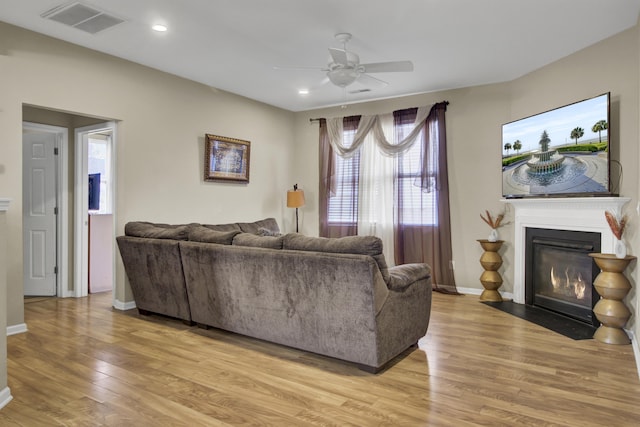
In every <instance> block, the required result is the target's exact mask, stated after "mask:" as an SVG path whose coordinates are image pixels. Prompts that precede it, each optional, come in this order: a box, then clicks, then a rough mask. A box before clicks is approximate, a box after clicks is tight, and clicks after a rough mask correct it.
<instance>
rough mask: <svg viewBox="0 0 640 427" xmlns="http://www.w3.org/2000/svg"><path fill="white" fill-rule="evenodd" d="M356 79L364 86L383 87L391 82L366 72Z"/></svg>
mask: <svg viewBox="0 0 640 427" xmlns="http://www.w3.org/2000/svg"><path fill="white" fill-rule="evenodd" d="M356 81H357V82H358V83H359V84H361V85H363V86H369V87H374V88H383V87H385V86H387V85H388V84H389V83H387V82H385V81H384V80H380V79H377V78H375V77H372V76H370V75H368V74H364V73H363V74H360V77H358V79H357V80H356Z"/></svg>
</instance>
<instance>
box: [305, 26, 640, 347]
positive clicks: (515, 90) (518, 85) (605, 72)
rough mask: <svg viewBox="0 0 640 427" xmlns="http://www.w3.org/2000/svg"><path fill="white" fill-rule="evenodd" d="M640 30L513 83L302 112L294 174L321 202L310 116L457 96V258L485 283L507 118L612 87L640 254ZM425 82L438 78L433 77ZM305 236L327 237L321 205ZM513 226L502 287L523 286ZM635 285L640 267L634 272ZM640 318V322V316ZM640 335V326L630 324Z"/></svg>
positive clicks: (460, 279)
mask: <svg viewBox="0 0 640 427" xmlns="http://www.w3.org/2000/svg"><path fill="white" fill-rule="evenodd" d="M638 44H639V43H638V27H635V28H633V29H631V30H628V31H625V32H623V33H621V34H619V35H616V36H614V37H611V38H609V39H607V40H605V41H603V42H601V43H598V44H596V45H594V46H591V47H589V48H587V49H585V50H583V51H580V52H578V53H576V54H574V55H571V56H569V57H566V58H564V59H562V60H560V61H557V62H555V63H553V64H549V65H547V66H545V67H543V68H541V69H539V70H537V71H535V72H533V73H530V74H528V75H526V76H523V77H521V78H518V79H516V80H514V81H511V82H507V83H500V84H494V85H486V86H478V87H471V88H464V89H458V90H451V91H446V92H438V93H430V94H423V95H416V96H410V97H404V98H396V99H390V100H384V101H377V102H369V103H365V104H357V105H350V106H348V107H347V108H346V109H342V108H340V107H336V108H327V109H321V110H314V111H307V112H301V113H297V114H296V128H295V130H296V141H297V143H298V145H297V146H296V153H295V157H296V159H298V163H297V165H296V167H295V169H294V175H295V177H296V180H298V181H299V182H300V184H301V186H302V187H303V188H304V189H305V191H306V192H307V194H309V195H313V196H312V197H309V199H311V200H315V199H317V193H318V154H317V152H318V124H317V122H313V123H310V122H309V118H318V117H336V116H346V115H356V114H377V113H384V112H390V111H393V110H397V109H401V108H408V107H417V106H420V105H428V104H431V103H434V102H438V101H444V100H447V101H449V102H450V104H449V106H448V108H447V116H446V120H447V141H448V159H449V181H450V187H451V194H450V203H451V221H452V240H453V242H452V243H453V259H454V261H455V265H456V270H455V276H456V281H457V285H458V286H459V287H462V288H477V289H482V285H481V284H480V282H479V277H480V274H481V273H482V268H481V266H480V263H479V261H478V260H479V258H480V255H481V254H482V250H481V248H480V246H479V245H478V244H477V242H476V239H479V238H486V237H487V235H488V233H489V229H488V227H487V226H486V224H484V222H482V220H481V219H480V217H479V215H480V213H481V212H484V210H485V209H489V210H491V211H492V212H496V213H497V212H499V211H500V210H502V209H503V208H504V204H503V203H501V202H500V201H499V200H500V199H501V194H502V189H501V185H502V184H501V173H500V166H501V164H500V155H501V152H502V151H501V145H502V141H501V125H502V124H503V123H506V122H509V121H512V120H515V119H518V118H522V117H525V116H529V115H532V114H536V113H539V112H542V111H546V110H549V109H552V108H556V107H559V106H562V105H565V104H568V103H572V102H575V101H579V100H582V99H586V98H589V97H592V96H595V95H599V94H601V93H604V92H608V91H610V92H611V99H612V123H611V133H612V140H613V141H612V151H613V157H616V158H618V159H619V160H620V162H621V164H622V167H623V169H624V180H623V182H622V185H621V190H620V194H621V195H622V196H626V197H631V199H632V200H631V202H630V203H629V204H628V206H627V210H626V213H627V214H628V215H629V218H630V220H631V222H630V224H629V228H628V231H627V232H626V233H625V235H626V239H627V241H628V242H629V246H630V248H629V250H630V253H633V254H639V253H640V239H638V215H637V213H636V211H635V207H636V204H637V202H638V194H639V188H640V185H639V176H638V160H639V157H640V152H639V150H638V117H639V105H638V104H639V100H638V90H639V78H638V61H639V53H638V52H639V50H638ZM426 74H427V75H426V76H425V78H428V73H426ZM303 210H304V214H305V216H306V218H305V223H304V232H305V233H308V234H316V235H317V233H318V206H317V202H315V201H314V202H313V204H311V203H308V204H307V206H305V207H304V209H303ZM507 220H508V221H509V222H510V224H508V225H506V226H505V227H503V228H501V229H500V233H501V237H502V238H503V239H504V240H506V244H505V246H504V248H503V251H502V253H503V258H504V264H503V267H502V270H501V271H502V272H503V276H504V284H503V287H502V288H501V290H502V291H505V292H512V291H513V274H514V272H513V256H514V254H513V244H512V242H513V212H512V211H508V212H507ZM629 274H630V277H631V278H632V282H633V284H634V287H635V286H636V285H637V284H638V282H639V281H638V269H637V267H635V265H633V266H632V268H631V269H630V270H629ZM637 300H638V298H637V297H636V291H635V290H633V291H632V292H631V293H630V295H629V298H628V301H627V302H628V303H629V306H630V307H634V308H633V311H634V314H636V315H635V316H633V317H632V319H631V322H634V320H635V319H636V318H637V313H640V306H639V304H640V303H639V302H638V301H637ZM636 323H637V324H638V323H640V322H636ZM629 326H630V327H632V328H635V330H636V336H640V326H638V325H635V326H634V325H629Z"/></svg>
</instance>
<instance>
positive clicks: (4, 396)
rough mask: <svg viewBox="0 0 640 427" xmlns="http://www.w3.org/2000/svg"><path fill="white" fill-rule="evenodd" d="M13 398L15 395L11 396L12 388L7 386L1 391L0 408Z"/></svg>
mask: <svg viewBox="0 0 640 427" xmlns="http://www.w3.org/2000/svg"><path fill="white" fill-rule="evenodd" d="M11 399H13V396H11V390H9V387H5V388H4V390H1V391H0V409H2V408H4V407H5V406H7V404H8V403H9V402H11Z"/></svg>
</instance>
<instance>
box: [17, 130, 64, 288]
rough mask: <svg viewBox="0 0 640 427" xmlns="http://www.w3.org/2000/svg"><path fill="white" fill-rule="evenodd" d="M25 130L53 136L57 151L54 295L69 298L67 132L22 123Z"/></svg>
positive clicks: (55, 157)
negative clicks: (56, 269)
mask: <svg viewBox="0 0 640 427" xmlns="http://www.w3.org/2000/svg"><path fill="white" fill-rule="evenodd" d="M25 130H31V131H36V132H46V133H51V134H54V135H55V141H56V142H55V146H56V148H57V149H58V154H57V155H56V156H54V159H55V168H56V173H55V175H56V200H57V203H56V207H57V208H58V215H56V266H57V267H58V273H57V274H56V294H57V296H58V297H63V298H65V297H69V296H72V292H71V291H69V287H68V283H69V257H68V256H63V255H64V254H67V253H68V252H69V229H68V224H69V210H70V209H68V206H69V179H68V176H69V162H68V152H69V130H68V129H67V128H65V127H61V126H53V125H44V124H41V123H33V122H28V121H23V122H22V131H23V133H24V131H25ZM23 144H24V141H23ZM23 186H24V183H23ZM23 258H24V255H23ZM65 285H67V286H65Z"/></svg>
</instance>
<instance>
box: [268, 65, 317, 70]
mask: <svg viewBox="0 0 640 427" xmlns="http://www.w3.org/2000/svg"><path fill="white" fill-rule="evenodd" d="M273 69H274V70H320V71H329V69H328V68H327V67H288V66H278V65H276V66H274V67H273Z"/></svg>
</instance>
